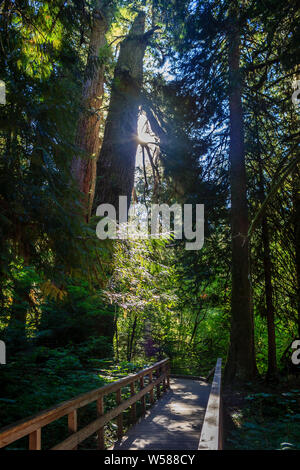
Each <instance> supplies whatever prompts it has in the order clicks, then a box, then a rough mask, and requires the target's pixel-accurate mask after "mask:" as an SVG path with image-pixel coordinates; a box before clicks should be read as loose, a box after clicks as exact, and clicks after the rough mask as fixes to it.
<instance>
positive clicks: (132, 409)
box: [130, 382, 153, 424]
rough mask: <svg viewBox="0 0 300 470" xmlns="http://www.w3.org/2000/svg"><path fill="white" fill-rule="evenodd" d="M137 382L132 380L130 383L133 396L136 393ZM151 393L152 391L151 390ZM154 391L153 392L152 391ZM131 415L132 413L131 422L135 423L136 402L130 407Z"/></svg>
mask: <svg viewBox="0 0 300 470" xmlns="http://www.w3.org/2000/svg"><path fill="white" fill-rule="evenodd" d="M134 384H135V382H132V383H131V384H130V393H131V396H132V397H134V395H135V387H134ZM150 393H151V392H150ZM152 393H153V392H152ZM130 415H131V423H132V424H134V423H135V422H136V402H135V403H134V404H133V405H132V406H131V409H130Z"/></svg>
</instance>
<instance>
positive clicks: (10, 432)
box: [0, 359, 169, 448]
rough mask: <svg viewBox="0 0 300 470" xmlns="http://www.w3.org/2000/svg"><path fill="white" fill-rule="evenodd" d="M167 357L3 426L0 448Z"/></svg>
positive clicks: (155, 366)
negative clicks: (136, 371) (134, 372)
mask: <svg viewBox="0 0 300 470" xmlns="http://www.w3.org/2000/svg"><path fill="white" fill-rule="evenodd" d="M168 361H169V359H164V360H163V361H160V362H158V363H156V364H154V365H153V366H151V367H149V368H148V369H144V370H142V371H140V372H138V373H136V374H132V375H130V376H127V377H124V378H122V379H120V380H117V381H116V382H113V383H111V384H107V385H105V386H104V387H101V388H98V389H95V390H92V391H91V392H87V393H83V394H80V395H78V396H77V397H75V398H73V399H71V400H67V401H65V402H63V403H61V404H59V405H56V406H53V407H51V408H49V409H47V410H44V411H42V412H40V413H37V414H35V415H33V416H31V417H29V418H25V419H23V420H21V421H18V422H17V423H15V424H12V425H9V426H5V427H4V428H2V429H0V448H1V447H5V446H7V445H8V444H11V443H12V442H14V441H16V440H18V439H21V438H22V437H24V436H27V435H28V434H30V433H32V432H33V431H37V430H38V429H40V428H42V427H43V426H46V425H47V424H50V423H52V422H53V421H56V420H57V419H59V418H61V417H63V416H65V415H67V414H69V413H71V412H72V411H74V410H75V409H78V408H81V407H83V406H85V405H88V404H89V403H92V402H93V401H96V400H98V398H100V397H101V396H105V395H108V394H109V393H113V392H116V391H117V390H118V389H120V388H121V387H125V386H126V385H129V384H130V383H131V382H132V381H134V380H137V379H138V378H139V377H143V376H144V375H146V374H148V373H149V371H153V370H156V369H157V367H159V366H160V365H162V364H164V363H166V362H168Z"/></svg>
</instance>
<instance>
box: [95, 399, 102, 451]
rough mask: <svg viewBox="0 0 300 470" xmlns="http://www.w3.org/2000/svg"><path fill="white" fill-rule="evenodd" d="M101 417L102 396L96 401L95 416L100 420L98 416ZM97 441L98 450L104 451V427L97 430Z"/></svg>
mask: <svg viewBox="0 0 300 470" xmlns="http://www.w3.org/2000/svg"><path fill="white" fill-rule="evenodd" d="M103 415H104V399H103V396H101V397H99V398H98V400H97V416H98V418H100V416H103ZM97 441H98V449H99V450H103V449H104V427H102V428H100V429H99V430H98V432H97Z"/></svg>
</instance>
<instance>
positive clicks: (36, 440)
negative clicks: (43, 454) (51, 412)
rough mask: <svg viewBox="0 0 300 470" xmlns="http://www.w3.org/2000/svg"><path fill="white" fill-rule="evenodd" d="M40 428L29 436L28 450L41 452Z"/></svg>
mask: <svg viewBox="0 0 300 470" xmlns="http://www.w3.org/2000/svg"><path fill="white" fill-rule="evenodd" d="M41 431H42V430H41V428H40V429H37V430H36V431H33V432H31V433H30V434H29V450H41V447H42V446H41V444H42V432H41Z"/></svg>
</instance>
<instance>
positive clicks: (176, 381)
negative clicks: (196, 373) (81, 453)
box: [0, 358, 223, 450]
mask: <svg viewBox="0 0 300 470" xmlns="http://www.w3.org/2000/svg"><path fill="white" fill-rule="evenodd" d="M221 366H222V360H221V359H218V360H217V363H216V367H215V374H214V379H213V383H212V386H210V385H209V384H208V383H207V382H204V381H201V380H200V379H195V378H193V377H189V378H173V379H171V380H170V360H169V359H168V358H167V359H163V360H162V361H160V362H157V363H156V364H154V365H152V366H150V367H148V368H146V369H143V370H141V371H139V372H137V373H135V374H130V375H128V376H127V377H123V378H122V379H120V380H117V381H116V382H112V383H109V384H107V385H104V386H103V387H101V388H98V389H95V390H92V391H90V392H87V393H83V394H81V395H78V396H77V397H75V398H72V399H71V400H67V401H65V402H63V403H60V404H59V405H56V406H54V407H52V408H48V409H47V410H43V411H41V412H39V413H37V414H35V415H34V416H31V417H29V418H26V419H23V420H21V421H19V422H17V423H13V424H11V425H9V426H6V427H4V428H2V429H0V448H2V447H7V446H9V445H10V444H11V443H13V442H15V441H18V440H19V439H22V438H24V437H26V436H28V447H29V450H41V449H42V429H43V428H44V427H45V426H47V425H48V424H50V423H53V422H55V421H57V420H58V419H60V418H62V417H64V416H66V417H67V429H66V437H65V439H64V440H63V441H60V442H58V443H57V444H56V445H55V446H54V447H51V449H52V450H76V449H78V446H79V444H81V443H82V442H84V441H85V440H86V439H88V438H89V437H91V436H93V435H95V436H96V437H97V446H98V449H99V450H103V449H105V425H106V424H107V423H109V422H110V421H112V420H114V419H116V421H117V435H118V437H119V441H118V442H117V443H116V444H115V445H114V447H113V449H110V450H114V449H119V450H142V449H145V450H197V449H199V450H220V449H222V446H223V438H222V436H223V432H222V427H223V426H222V413H223V412H222V396H221ZM170 387H171V388H170ZM125 392H126V395H125ZM155 392H156V393H155ZM108 396H115V405H114V407H113V408H112V407H111V406H110V407H108V408H106V407H105V404H107V401H106V400H107V397H108ZM147 396H148V397H149V400H150V403H151V405H152V407H151V408H150V410H149V411H147V412H146V397H147ZM137 402H139V403H140V406H141V407H142V411H143V414H144V416H143V417H142V418H141V419H140V420H139V421H138V423H136V417H137V408H136V405H137ZM91 403H95V405H96V409H97V418H96V419H95V418H94V420H92V421H91V422H90V423H89V424H86V425H85V426H84V427H79V425H80V423H78V421H77V411H78V410H79V409H80V408H84V407H85V406H87V405H89V404H91ZM127 409H130V420H131V423H132V424H133V427H132V428H131V429H129V431H128V433H127V435H126V436H124V437H122V436H123V413H124V411H125V410H127ZM134 423H136V424H134Z"/></svg>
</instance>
